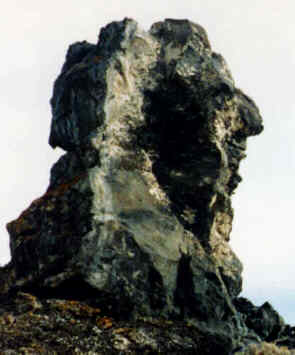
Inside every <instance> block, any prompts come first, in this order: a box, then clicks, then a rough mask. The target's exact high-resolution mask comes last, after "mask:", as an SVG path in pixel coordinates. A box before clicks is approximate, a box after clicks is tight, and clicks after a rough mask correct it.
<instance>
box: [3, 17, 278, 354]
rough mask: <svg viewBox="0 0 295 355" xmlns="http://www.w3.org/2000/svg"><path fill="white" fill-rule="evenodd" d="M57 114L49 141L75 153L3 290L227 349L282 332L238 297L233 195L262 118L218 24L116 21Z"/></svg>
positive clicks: (89, 52) (58, 174) (84, 54)
mask: <svg viewBox="0 0 295 355" xmlns="http://www.w3.org/2000/svg"><path fill="white" fill-rule="evenodd" d="M51 105H52V114H53V118H52V125H51V132H50V139H49V143H50V144H51V146H52V147H57V146H59V147H61V148H63V149H64V150H65V151H66V154H65V155H64V156H62V157H61V158H60V159H59V161H58V162H57V163H56V164H55V165H54V166H53V168H52V170H51V178H50V185H49V187H48V190H47V192H46V193H45V195H44V196H42V197H41V198H40V199H38V200H36V201H34V202H33V203H32V204H31V206H30V207H29V208H28V209H27V210H26V211H24V212H23V213H22V214H21V216H20V217H19V218H18V219H17V220H16V221H13V222H11V223H9V224H8V226H7V228H8V231H9V233H10V247H11V254H12V261H11V263H10V265H8V266H7V267H6V269H5V270H2V275H4V277H3V276H2V277H1V279H2V281H1V282H2V285H3V290H2V294H7V292H11V291H12V290H17V289H20V290H25V291H29V292H33V293H34V294H36V295H38V296H39V297H41V298H42V297H43V298H44V297H45V298H46V297H49V296H50V295H51V296H52V295H54V296H55V297H64V296H67V295H68V294H69V292H70V294H71V297H72V298H75V297H78V298H81V297H82V298H84V299H85V298H89V297H90V296H89V295H91V297H90V298H91V299H92V300H95V302H96V304H97V305H99V307H101V306H103V307H106V308H107V309H111V310H112V312H113V313H112V314H113V315H116V316H117V317H119V318H122V317H123V318H124V317H125V319H127V318H129V319H133V320H134V321H136V320H138V319H140V318H141V317H161V318H165V319H173V320H178V321H188V320H189V321H190V322H191V323H192V324H195V326H196V324H198V327H199V328H200V325H201V328H202V331H203V332H205V333H206V332H207V334H209V333H210V332H211V333H210V334H212V332H213V333H214V334H218V336H219V337H221V338H222V339H223V343H224V344H226V345H224V346H225V348H226V350H225V353H229V351H231V350H232V349H234V348H238V347H239V346H243V344H247V343H249V342H250V341H251V339H252V341H253V339H254V340H256V341H260V339H265V338H267V336H270V334H273V331H274V327H275V326H276V324H277V323H276V322H277V318H276V317H275V316H274V313H273V312H275V311H273V310H272V309H270V308H269V307H267V306H265V307H264V308H263V307H262V308H263V309H262V308H261V309H260V308H259V309H257V310H256V309H255V312H256V313H255V312H254V313H255V316H256V315H257V317H258V318H259V317H260V313H261V312H262V318H261V319H262V320H261V322H260V323H259V321H258V323H257V322H256V323H255V322H254V320H251V319H250V318H249V317H248V318H247V315H245V314H244V309H245V306H244V305H243V302H242V301H240V302H239V301H235V302H233V301H234V300H235V299H236V297H237V296H238V294H239V293H240V291H241V285H242V279H241V272H242V265H241V263H240V261H239V259H238V258H237V256H236V255H235V254H234V252H233V251H232V250H231V248H230V246H229V237H230V232H231V227H232V219H233V210H232V207H231V201H230V196H231V195H232V193H233V191H234V190H235V188H236V187H237V185H238V183H239V182H240V180H241V178H240V176H239V174H238V168H239V163H240V161H241V159H243V158H244V157H245V148H246V139H247V137H248V136H251V135H256V134H258V133H260V132H261V131H262V129H263V126H262V120H261V117H260V114H259V111H258V109H257V107H256V105H255V103H254V102H253V101H252V100H251V99H250V98H249V97H248V96H246V95H245V94H244V93H243V92H242V91H240V90H239V89H237V88H235V86H234V81H233V78H232V76H231V73H230V71H229V69H228V67H227V65H226V63H225V61H224V59H223V58H222V56H221V55H219V54H216V53H214V52H213V51H212V49H211V47H210V44H209V41H208V38H207V35H206V32H205V31H204V29H203V28H202V27H200V26H199V25H196V24H194V23H191V22H189V21H187V20H165V21H164V22H159V23H156V24H154V25H153V26H152V28H151V29H150V31H149V32H145V31H143V30H141V29H140V28H139V27H138V25H137V23H136V22H135V21H133V20H131V19H125V20H124V21H121V22H113V23H111V24H109V25H108V26H106V27H105V28H103V29H102V31H101V33H100V36H99V41H98V43H97V44H96V45H94V44H89V43H87V42H79V43H75V44H73V45H71V46H70V48H69V50H68V53H67V57H66V62H65V64H64V65H63V68H62V71H61V74H60V75H59V77H58V78H57V80H56V82H55V85H54V92H53V97H52V100H51ZM3 280H4V281H3ZM69 290H70V291H69ZM86 294H87V295H86ZM236 305H238V306H239V307H240V308H239V307H237V306H236ZM253 307H254V306H253ZM250 308H251V307H250ZM253 309H254V308H251V310H250V311H251V312H252V311H253ZM250 311H249V312H250ZM260 311H261V312H260ZM247 312H248V311H247ZM247 312H246V313H247ZM251 312H250V313H251ZM259 312H260V313H259ZM247 314H248V313H247ZM245 318H247V319H246V321H245ZM264 322H268V328H267V330H266V333H267V334H266V333H265V332H262V333H261V332H260V328H259V327H261V326H263V324H264ZM283 327H284V325H283V323H282V324H281V328H282V329H283ZM281 328H280V329H279V330H280V331H281V330H282V329H281ZM208 336H209V335H208ZM218 336H217V335H216V337H218ZM225 339H229V340H225ZM122 341H123V340H122ZM123 342H124V341H123ZM220 351H221V350H220ZM219 353H220V354H221V352H219ZM204 354H205V352H204Z"/></svg>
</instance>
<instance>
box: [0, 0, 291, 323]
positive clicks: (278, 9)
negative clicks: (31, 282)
mask: <svg viewBox="0 0 295 355" xmlns="http://www.w3.org/2000/svg"><path fill="white" fill-rule="evenodd" d="M0 10H1V22H0V45H1V56H0V97H1V101H0V112H1V115H2V122H3V126H2V129H1V131H0V151H1V154H2V169H1V174H0V181H1V183H0V189H1V192H0V193H1V199H0V235H1V237H0V238H1V239H0V264H4V263H6V262H7V261H8V260H9V250H8V234H7V232H6V230H5V224H6V223H7V222H9V221H11V220H12V219H15V218H16V217H17V216H18V215H19V214H20V213H21V212H22V211H23V210H24V209H25V208H27V207H28V205H29V204H30V203H31V202H32V201H33V200H34V199H36V198H37V197H39V196H41V195H42V194H43V193H44V192H45V190H46V188H47V186H48V178H49V169H50V167H51V166H52V164H53V163H54V162H55V161H56V160H57V158H58V156H59V155H60V154H61V151H58V150H57V151H53V150H52V149H51V148H50V147H49V145H48V143H47V141H48V135H49V127H50V121H51V114H50V107H49V99H50V97H51V93H52V85H53V81H54V80H55V78H56V77H57V75H58V73H59V71H60V68H61V66H62V64H63V62H64V57H65V53H66V50H67V47H68V46H69V45H70V44H71V43H73V42H75V41H81V40H87V41H89V42H93V43H95V42H96V40H97V35H98V32H99V30H100V28H101V27H102V26H104V25H106V24H107V23H109V22H110V21H114V20H121V19H123V18H124V17H126V16H127V17H132V18H134V19H135V20H137V21H138V22H139V23H140V24H141V26H142V27H144V28H145V29H148V28H149V27H150V25H151V24H152V23H153V22H155V21H159V20H163V19H165V18H187V19H189V20H191V21H194V22H197V23H199V24H200V25H202V26H203V27H205V29H206V30H207V32H208V35H209V39H210V41H211V44H212V46H213V49H214V50H215V51H217V52H220V53H221V54H222V55H223V56H224V57H225V59H226V61H227V62H228V64H229V67H230V69H231V71H232V73H233V77H234V79H235V81H236V85H237V86H238V87H240V88H241V89H242V90H243V91H245V93H247V94H248V95H250V96H251V97H252V98H253V99H254V100H255V101H256V103H257V105H258V106H259V108H260V110H261V113H262V115H263V117H264V124H265V131H264V133H263V134H262V135H261V136H258V137H254V138H250V140H249V143H248V158H247V159H246V160H245V161H244V162H243V163H242V168H241V173H242V176H243V178H244V181H243V182H242V183H241V184H240V186H239V188H238V189H237V192H236V194H235V197H234V200H233V204H234V208H235V222H234V228H233V231H232V235H231V245H232V246H233V249H234V250H235V252H236V253H237V254H238V256H239V257H240V259H241V260H242V262H243V264H244V269H245V270H244V292H243V294H244V295H245V296H247V297H249V298H250V299H251V300H252V301H255V302H256V303H257V304H261V303H262V302H264V301H266V300H268V301H270V302H271V303H272V304H273V305H274V306H275V307H276V308H277V309H278V310H279V311H280V312H281V314H282V315H283V316H284V317H285V320H286V321H288V322H290V323H292V324H295V283H294V278H295V276H294V273H293V269H294V266H295V259H294V258H293V255H294V252H295V239H294V237H293V219H294V220H295V218H294V217H293V204H294V197H295V191H294V188H293V180H294V175H295V159H294V154H295V140H294V138H293V136H294V132H295V121H294V114H295V100H294V99H293V95H294V94H293V92H294V89H293V82H294V67H295V21H294V18H293V17H294V14H295V2H294V0H281V1H277V0H248V1H244V0H226V1H217V0H207V1H201V0H193V1H189V0H182V1H179V0H161V1H158V0H157V1H156V0H149V1H143V0H142V1H140V0H136V1H135V0H134V1H133V0H125V1H119V0H118V1H115V0H107V1H104V0H100V1H99V0H95V1H94V0H85V1H83V3H82V2H81V0H79V1H78V0H62V1H61V0H59V1H57V0H51V1H50V2H45V1H40V0H26V1H20V0H10V1H7V2H4V3H3V4H2V5H0Z"/></svg>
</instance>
